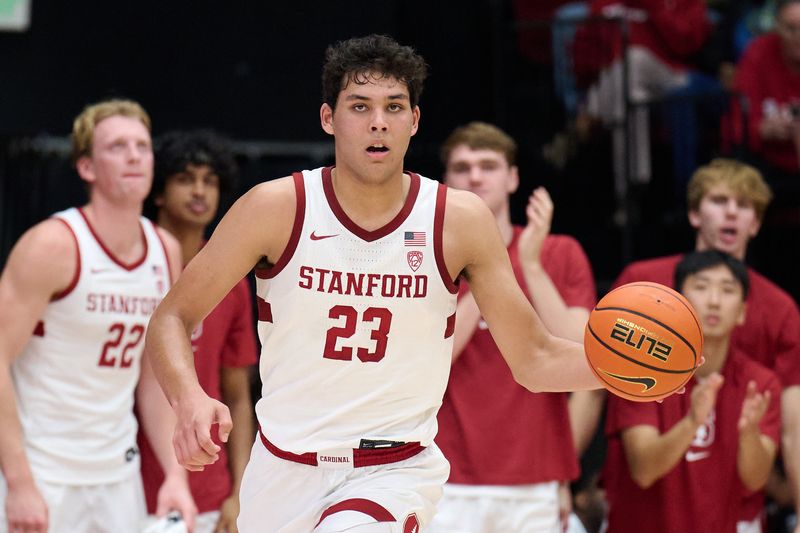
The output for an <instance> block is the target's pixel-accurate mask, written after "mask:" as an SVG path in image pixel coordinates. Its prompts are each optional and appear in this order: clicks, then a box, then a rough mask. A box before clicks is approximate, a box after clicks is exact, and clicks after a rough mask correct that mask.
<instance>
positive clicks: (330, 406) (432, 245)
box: [256, 168, 457, 453]
mask: <svg viewBox="0 0 800 533" xmlns="http://www.w3.org/2000/svg"><path fill="white" fill-rule="evenodd" d="M294 180H295V189H296V191H297V215H296V217H295V223H294V229H293V232H292V236H291V238H290V241H289V244H288V245H287V247H286V251H285V252H284V253H283V255H282V256H281V257H280V258H279V259H278V261H277V262H276V264H275V265H274V266H272V267H271V268H269V269H263V270H257V271H256V278H257V279H256V285H257V294H258V305H259V323H258V330H259V337H260V338H261V344H262V351H261V361H260V370H261V379H262V381H263V389H262V399H261V400H260V401H259V402H258V404H257V405H256V413H257V415H258V420H259V423H260V425H261V427H262V430H263V432H264V434H265V435H266V436H267V438H268V439H269V440H270V441H271V442H272V443H273V444H275V445H276V446H277V447H279V448H281V449H283V450H286V451H289V452H292V453H305V452H314V451H324V450H331V449H341V448H358V447H359V444H360V440H361V439H370V440H391V441H401V442H417V441H419V442H421V443H422V444H423V445H429V444H430V443H431V442H432V441H433V438H434V436H435V435H436V427H437V426H436V413H437V411H438V409H439V406H440V405H441V402H442V396H443V394H444V390H445V387H446V385H447V378H448V375H449V372H450V359H451V353H452V344H453V338H452V330H453V327H454V324H455V310H456V293H457V287H456V286H455V285H454V284H453V282H452V280H451V279H450V278H449V275H448V273H447V269H446V268H445V265H444V260H443V255H442V226H443V219H444V209H445V198H446V188H445V187H444V186H443V185H439V184H438V183H437V182H435V181H432V180H429V179H427V178H423V177H420V176H418V175H416V174H412V175H411V187H410V189H409V192H408V196H407V200H406V202H405V205H404V207H403V208H402V210H401V211H400V213H398V215H397V216H396V217H395V218H394V219H393V220H392V221H391V222H389V223H388V224H387V225H386V226H384V227H382V228H380V229H377V230H374V231H366V230H364V229H362V228H360V227H359V226H357V225H356V224H355V223H354V222H353V221H352V220H350V219H349V218H348V217H347V215H346V214H345V213H344V211H343V210H342V208H341V206H340V205H339V203H338V201H337V200H336V196H335V194H334V192H333V185H332V182H331V169H330V168H324V169H316V170H313V171H305V172H303V173H302V174H300V173H297V174H295V175H294ZM268 229H269V228H265V230H267V231H268Z"/></svg>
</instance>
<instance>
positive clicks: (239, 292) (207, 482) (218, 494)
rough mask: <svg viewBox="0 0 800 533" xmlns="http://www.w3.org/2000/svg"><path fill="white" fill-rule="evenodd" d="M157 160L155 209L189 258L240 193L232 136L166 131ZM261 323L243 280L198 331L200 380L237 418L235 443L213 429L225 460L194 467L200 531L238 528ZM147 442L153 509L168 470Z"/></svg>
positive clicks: (151, 204) (145, 462) (146, 475)
mask: <svg viewBox="0 0 800 533" xmlns="http://www.w3.org/2000/svg"><path fill="white" fill-rule="evenodd" d="M155 160H156V163H155V176H154V181H153V190H152V191H151V193H150V197H149V198H148V202H147V204H148V208H155V209H156V210H157V214H156V220H157V222H158V225H159V226H160V227H162V228H164V229H166V230H168V231H169V232H170V233H172V234H173V235H175V236H176V237H177V238H178V242H179V243H180V245H181V249H182V251H183V261H184V264H186V263H188V262H189V261H191V260H192V258H193V257H194V256H195V255H197V252H199V251H200V249H201V248H202V247H203V245H204V244H205V240H204V236H205V232H206V229H207V228H208V225H209V224H210V223H211V222H212V221H213V220H214V217H215V216H216V214H217V208H218V207H219V205H220V200H221V198H220V196H221V194H225V193H230V192H232V190H233V188H234V180H235V176H236V164H235V161H234V159H233V154H232V153H231V150H230V147H229V146H228V144H227V142H225V141H224V140H223V139H222V138H220V137H219V136H217V135H216V134H214V133H213V132H210V131H203V130H200V131H187V132H184V131H176V132H170V133H167V134H164V135H162V136H161V137H160V138H158V139H157V141H156V149H155ZM148 210H150V209H148ZM253 329H254V328H253V314H252V302H251V297H250V285H249V284H248V283H247V280H245V279H242V280H241V281H240V282H239V283H238V284H237V285H236V286H235V287H234V288H233V290H232V291H231V292H230V293H228V295H227V296H226V297H225V298H224V299H223V300H222V301H221V302H220V303H219V304H218V305H217V306H216V307H215V308H214V310H213V311H212V312H211V313H210V314H209V315H208V316H207V317H205V318H204V319H203V321H202V322H201V323H200V325H199V326H198V327H197V328H195V330H194V332H193V333H192V338H191V340H192V351H193V352H194V357H195V368H196V371H197V376H198V379H199V381H200V385H201V386H202V387H203V390H205V391H206V392H207V393H208V394H209V395H210V396H211V397H212V398H215V399H217V400H220V401H224V402H225V404H226V405H227V406H228V408H229V409H230V413H231V418H232V419H233V431H231V434H230V437H229V438H228V441H227V443H225V444H222V443H221V442H220V440H219V438H218V436H217V435H214V436H213V438H214V442H215V443H216V444H217V445H218V446H220V448H221V449H220V452H219V455H220V458H219V460H218V461H216V462H215V463H213V464H210V465H207V466H206V467H205V469H204V470H202V471H199V472H190V473H189V486H190V488H191V491H192V496H193V497H194V501H195V503H196V504H197V507H198V510H199V513H200V514H199V515H198V516H197V521H196V524H195V533H213V532H216V531H226V532H227V533H235V532H236V531H237V529H236V518H237V517H238V516H239V484H240V482H241V479H242V474H243V473H244V467H245V465H246V464H247V460H248V458H249V457H250V448H251V446H252V444H253V441H254V439H255V417H254V411H253V404H252V401H251V398H250V375H249V370H250V367H251V366H252V365H253V364H254V363H255V362H256V353H257V351H256V342H255V332H254V330H253ZM140 437H141V435H140ZM140 448H141V450H142V480H143V482H144V489H145V497H146V500H147V508H148V511H149V512H150V513H151V514H152V513H155V511H156V494H157V490H158V487H159V485H160V481H161V479H163V477H164V474H163V472H162V470H161V468H160V467H159V465H158V462H157V461H156V459H155V456H154V455H153V451H152V449H151V448H150V446H149V443H148V442H147V441H146V440H145V439H142V438H140Z"/></svg>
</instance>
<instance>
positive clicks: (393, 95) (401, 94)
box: [345, 93, 409, 101]
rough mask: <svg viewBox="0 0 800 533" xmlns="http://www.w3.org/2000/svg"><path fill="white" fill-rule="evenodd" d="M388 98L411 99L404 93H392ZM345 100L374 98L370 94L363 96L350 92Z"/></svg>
mask: <svg viewBox="0 0 800 533" xmlns="http://www.w3.org/2000/svg"><path fill="white" fill-rule="evenodd" d="M386 98H387V99H388V100H408V99H409V97H408V95H407V94H404V93H397V94H390V95H389V96H387V97H386ZM345 100H359V101H369V100H372V98H370V97H368V96H363V95H360V94H348V95H347V96H346V97H345Z"/></svg>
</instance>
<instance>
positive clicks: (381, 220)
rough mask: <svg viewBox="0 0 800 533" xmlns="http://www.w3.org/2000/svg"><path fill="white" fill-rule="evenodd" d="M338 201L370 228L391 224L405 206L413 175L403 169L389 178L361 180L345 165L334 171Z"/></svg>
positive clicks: (353, 219)
mask: <svg viewBox="0 0 800 533" xmlns="http://www.w3.org/2000/svg"><path fill="white" fill-rule="evenodd" d="M331 181H332V184H333V192H334V194H335V195H336V200H337V201H338V202H339V205H340V206H341V207H342V209H343V210H344V212H345V213H346V214H347V216H348V217H349V218H350V220H352V221H353V222H355V223H356V224H358V225H359V226H360V227H362V228H363V229H365V230H367V231H372V230H375V229H378V228H381V227H383V226H385V225H386V224H388V223H389V222H390V221H391V220H392V219H394V217H395V216H396V215H397V213H399V212H400V210H401V209H402V208H403V205H404V204H405V201H406V197H407V196H408V190H409V188H410V186H411V178H410V177H409V176H407V175H406V174H403V173H402V171H401V170H399V169H398V172H397V173H396V176H395V175H388V177H376V178H372V179H361V178H359V177H357V176H356V175H355V174H354V173H352V172H349V171H348V169H346V168H344V167H338V166H337V167H336V168H334V169H332V171H331Z"/></svg>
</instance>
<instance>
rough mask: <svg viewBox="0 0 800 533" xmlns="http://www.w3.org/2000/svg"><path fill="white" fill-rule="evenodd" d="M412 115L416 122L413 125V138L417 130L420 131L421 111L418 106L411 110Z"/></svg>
mask: <svg viewBox="0 0 800 533" xmlns="http://www.w3.org/2000/svg"><path fill="white" fill-rule="evenodd" d="M411 115H412V116H413V120H414V121H413V122H412V124H411V135H412V136H413V135H415V134H416V133H417V130H418V129H419V116H420V110H419V106H418V105H415V106H414V109H412V110H411Z"/></svg>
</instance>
